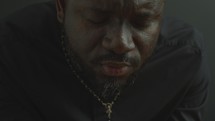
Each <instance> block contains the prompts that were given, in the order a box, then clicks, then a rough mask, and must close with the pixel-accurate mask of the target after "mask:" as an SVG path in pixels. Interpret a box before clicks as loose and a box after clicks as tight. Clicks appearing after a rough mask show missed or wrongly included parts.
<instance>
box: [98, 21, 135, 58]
mask: <svg viewBox="0 0 215 121" xmlns="http://www.w3.org/2000/svg"><path fill="white" fill-rule="evenodd" d="M102 45H103V47H104V48H105V49H107V50H109V51H112V52H114V53H116V54H124V53H127V52H129V51H131V50H133V49H134V48H135V43H134V42H133V39H132V33H131V30H130V28H129V26H128V25H126V23H125V22H124V23H122V24H121V25H117V26H116V25H115V26H112V27H109V28H108V29H107V34H106V36H105V37H104V39H103V41H102Z"/></svg>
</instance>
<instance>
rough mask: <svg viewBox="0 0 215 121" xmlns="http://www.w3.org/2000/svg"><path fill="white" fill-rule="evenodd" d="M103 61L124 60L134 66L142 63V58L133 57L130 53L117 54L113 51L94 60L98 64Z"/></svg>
mask: <svg viewBox="0 0 215 121" xmlns="http://www.w3.org/2000/svg"><path fill="white" fill-rule="evenodd" d="M102 61H117V62H124V63H129V64H131V65H132V66H137V65H138V63H140V60H139V59H138V58H137V57H135V56H133V57H131V56H129V55H128V54H115V53H111V52H109V53H106V54H103V55H100V56H98V57H96V58H95V59H94V60H93V61H92V62H93V63H94V64H98V63H100V62H102Z"/></svg>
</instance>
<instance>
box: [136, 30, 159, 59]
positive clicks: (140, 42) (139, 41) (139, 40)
mask: <svg viewBox="0 0 215 121" xmlns="http://www.w3.org/2000/svg"><path fill="white" fill-rule="evenodd" d="M159 31H160V29H159V26H156V27H153V28H150V29H148V30H146V31H144V32H136V34H134V35H135V36H133V39H134V40H135V42H136V46H137V49H138V51H139V53H140V55H141V59H142V61H145V60H146V59H147V58H148V57H149V56H150V55H151V54H152V52H153V50H154V47H155V44H156V42H157V39H158V35H159Z"/></svg>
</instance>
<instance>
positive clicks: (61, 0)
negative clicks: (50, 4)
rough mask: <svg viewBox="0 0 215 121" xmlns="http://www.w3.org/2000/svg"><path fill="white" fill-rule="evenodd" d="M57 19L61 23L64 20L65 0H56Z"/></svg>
mask: <svg viewBox="0 0 215 121" xmlns="http://www.w3.org/2000/svg"><path fill="white" fill-rule="evenodd" d="M56 9H57V19H58V21H59V22H60V23H63V21H64V15H65V0H56Z"/></svg>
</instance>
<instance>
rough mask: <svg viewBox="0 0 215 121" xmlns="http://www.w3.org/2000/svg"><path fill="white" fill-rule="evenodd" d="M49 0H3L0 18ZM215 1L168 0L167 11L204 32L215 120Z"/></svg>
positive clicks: (209, 115)
mask: <svg viewBox="0 0 215 121" xmlns="http://www.w3.org/2000/svg"><path fill="white" fill-rule="evenodd" d="M43 1H49V0H1V1H0V19H1V18H3V17H5V16H6V15H8V14H10V13H13V12H14V11H16V10H18V9H20V8H23V7H24V6H27V5H30V4H32V3H38V2H43ZM214 4H215V1H214V0H204V1H203V0H167V3H166V8H165V12H166V14H167V15H171V16H175V17H178V18H181V19H183V20H184V21H186V22H188V23H190V24H192V25H194V26H195V27H196V28H198V29H199V30H200V31H201V32H202V33H203V34H204V38H205V40H206V46H207V48H208V56H209V57H208V59H209V66H210V69H211V75H212V81H211V83H210V93H209V99H208V104H207V109H206V114H205V116H206V119H207V120H206V121H215V82H214V81H213V80H214V79H215V63H214V62H215V57H214V51H215V40H214V37H215V36H214V35H215V34H214V33H215V6H214Z"/></svg>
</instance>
